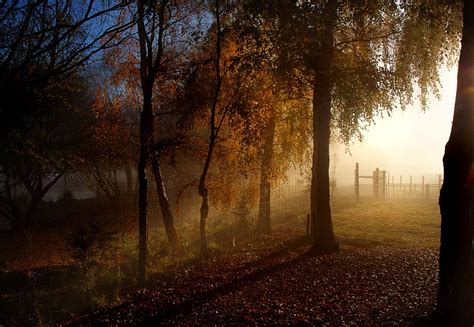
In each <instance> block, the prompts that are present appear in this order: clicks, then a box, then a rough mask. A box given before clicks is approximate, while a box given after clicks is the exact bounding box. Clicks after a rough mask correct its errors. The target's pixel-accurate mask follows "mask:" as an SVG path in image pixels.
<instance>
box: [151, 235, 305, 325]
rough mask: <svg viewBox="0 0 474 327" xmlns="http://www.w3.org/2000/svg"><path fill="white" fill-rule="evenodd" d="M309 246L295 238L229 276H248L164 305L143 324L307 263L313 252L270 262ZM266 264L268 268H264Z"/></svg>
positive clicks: (167, 317)
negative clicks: (240, 273)
mask: <svg viewBox="0 0 474 327" xmlns="http://www.w3.org/2000/svg"><path fill="white" fill-rule="evenodd" d="M309 244H311V238H309V237H307V236H304V237H301V238H297V239H295V240H292V241H290V242H288V243H286V244H285V245H284V246H282V247H281V248H279V249H278V250H277V251H275V252H272V253H271V254H269V255H267V256H264V257H262V258H259V259H257V260H254V261H252V262H249V263H247V264H245V265H244V266H242V267H239V268H237V269H234V270H233V272H235V273H238V272H241V271H247V270H250V272H249V273H244V274H243V275H242V276H240V277H238V278H235V279H233V280H231V281H229V282H226V283H223V284H222V285H219V286H217V287H214V288H212V289H210V290H205V291H201V292H197V293H194V294H193V295H192V296H191V297H189V298H187V299H186V300H184V301H183V302H181V303H177V304H172V305H167V306H165V307H164V308H162V309H161V311H160V312H159V313H158V314H157V315H155V316H154V317H149V318H148V319H146V320H145V321H144V323H145V324H147V325H148V324H157V323H160V322H163V321H165V320H167V319H170V318H172V317H173V316H175V315H177V314H181V315H182V314H184V315H186V314H188V313H190V312H191V310H192V309H193V308H195V307H198V306H201V305H203V304H205V303H209V302H212V301H213V300H215V299H216V298H218V297H220V296H224V295H227V294H229V293H232V292H234V291H237V290H239V289H240V288H242V287H245V286H247V285H249V284H252V283H255V282H257V281H259V280H261V279H263V278H265V277H268V276H271V275H273V274H275V273H277V272H279V271H282V270H285V269H287V268H290V267H295V266H297V265H298V264H299V263H301V262H303V261H306V260H308V259H309V258H310V257H313V256H314V253H313V252H309V251H305V252H303V253H301V254H299V255H297V256H296V257H293V258H291V259H288V260H283V261H280V262H276V263H275V262H274V260H277V259H278V258H280V257H282V256H284V255H285V254H287V253H288V252H291V251H295V250H298V249H300V248H301V247H303V246H306V245H309ZM266 262H270V263H269V264H265V263H266Z"/></svg>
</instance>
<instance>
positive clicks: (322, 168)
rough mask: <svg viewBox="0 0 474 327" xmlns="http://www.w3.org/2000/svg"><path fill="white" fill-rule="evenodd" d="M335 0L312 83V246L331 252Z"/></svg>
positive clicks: (330, 6)
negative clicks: (332, 91) (330, 175)
mask: <svg viewBox="0 0 474 327" xmlns="http://www.w3.org/2000/svg"><path fill="white" fill-rule="evenodd" d="M336 12H337V0H329V1H328V3H327V4H326V8H325V13H324V15H323V17H324V20H325V24H324V31H323V32H322V34H321V35H322V36H323V37H322V40H321V48H320V51H319V57H318V58H317V64H316V74H315V75H316V76H315V81H314V86H313V168H312V180H311V217H312V234H313V237H314V248H315V250H316V251H318V252H320V251H321V252H334V251H338V250H339V245H338V243H337V241H336V239H335V237H334V230H333V226H332V219H331V205H330V197H329V141H330V136H331V131H330V124H331V89H332V81H331V73H332V72H331V67H332V62H333V42H334V22H335V19H336Z"/></svg>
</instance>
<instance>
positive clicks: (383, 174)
mask: <svg viewBox="0 0 474 327" xmlns="http://www.w3.org/2000/svg"><path fill="white" fill-rule="evenodd" d="M386 173H387V172H386V171H385V170H384V171H382V199H386V196H385V183H386V179H385V174H386Z"/></svg>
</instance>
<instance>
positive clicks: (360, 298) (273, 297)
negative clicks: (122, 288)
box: [73, 235, 438, 325]
mask: <svg viewBox="0 0 474 327" xmlns="http://www.w3.org/2000/svg"><path fill="white" fill-rule="evenodd" d="M261 243H263V244H249V245H248V246H247V247H245V248H243V249H239V250H236V251H233V252H232V251H231V252H230V253H228V254H226V255H222V256H219V257H217V258H214V259H211V260H208V261H206V262H203V263H201V264H199V265H196V266H194V267H193V268H192V269H191V270H184V271H182V272H179V273H177V274H176V278H175V279H174V280H173V281H171V282H168V283H160V284H157V285H154V286H153V289H152V290H150V291H148V292H146V293H145V294H142V295H141V296H140V297H139V298H137V299H136V300H134V301H133V302H129V303H125V304H123V305H121V306H119V307H116V308H113V309H111V310H109V311H106V312H100V313H98V314H95V315H93V316H89V317H86V318H85V319H83V320H80V321H77V322H75V323H74V324H93V325H97V324H124V325H125V324H126V325H144V324H145V325H146V324H157V323H163V324H170V325H175V324H179V325H201V324H229V323H239V324H255V323H266V324H301V323H302V324H312V325H320V324H327V323H329V324H330V325H351V324H357V325H362V324H363V325H394V324H402V325H406V324H408V323H410V322H412V321H414V319H417V318H419V317H422V316H426V315H428V314H429V313H431V311H432V310H433V307H434V301H435V294H436V283H437V257H438V253H437V251H436V250H433V249H426V248H420V249H417V248H399V247H393V246H381V245H374V244H372V245H371V244H365V245H364V244H361V243H354V242H353V241H350V240H344V239H342V240H341V245H342V246H341V252H340V253H339V254H333V255H323V256H314V255H309V254H308V249H309V247H310V242H309V240H308V239H306V238H294V237H293V238H291V236H287V237H286V239H285V236H284V235H281V236H280V237H278V236H275V237H271V238H267V239H263V240H261ZM74 324H73V325H74Z"/></svg>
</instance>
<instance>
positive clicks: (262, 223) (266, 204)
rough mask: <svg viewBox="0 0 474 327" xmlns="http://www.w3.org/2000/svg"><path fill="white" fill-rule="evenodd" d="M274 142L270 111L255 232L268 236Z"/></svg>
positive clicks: (273, 125) (272, 118) (273, 122)
mask: <svg viewBox="0 0 474 327" xmlns="http://www.w3.org/2000/svg"><path fill="white" fill-rule="evenodd" d="M274 140H275V114H274V111H272V114H271V117H270V121H269V123H268V126H267V130H266V135H265V143H264V145H263V155H262V166H261V168H260V199H259V207H258V221H257V232H259V233H261V234H270V233H271V231H272V227H271V220H270V196H271V184H270V172H271V169H272V160H273V143H274Z"/></svg>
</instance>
